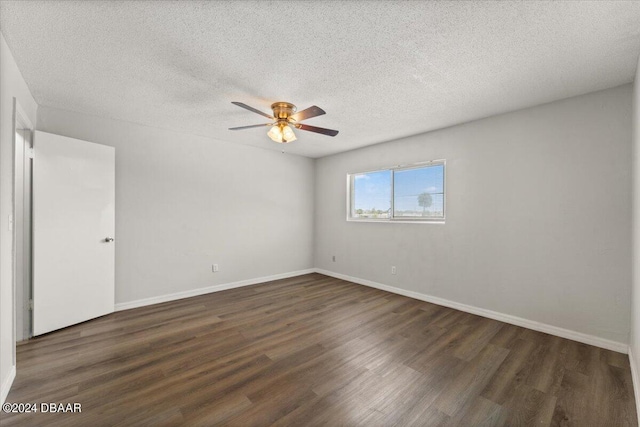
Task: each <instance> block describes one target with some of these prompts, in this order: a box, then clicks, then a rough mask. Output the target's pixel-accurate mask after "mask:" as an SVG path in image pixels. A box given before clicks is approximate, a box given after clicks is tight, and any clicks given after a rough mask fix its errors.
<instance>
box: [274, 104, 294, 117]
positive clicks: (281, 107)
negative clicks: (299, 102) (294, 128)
mask: <svg viewBox="0 0 640 427" xmlns="http://www.w3.org/2000/svg"><path fill="white" fill-rule="evenodd" d="M271 109H272V110H273V117H275V118H276V119H278V120H282V119H284V120H287V119H288V118H289V116H291V115H292V114H293V113H295V112H296V110H297V109H296V106H295V105H293V104H291V103H289V102H274V103H273V104H271Z"/></svg>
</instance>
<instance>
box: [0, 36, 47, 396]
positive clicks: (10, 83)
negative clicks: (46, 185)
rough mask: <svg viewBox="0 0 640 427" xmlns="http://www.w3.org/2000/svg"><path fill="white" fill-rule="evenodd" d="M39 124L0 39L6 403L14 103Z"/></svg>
mask: <svg viewBox="0 0 640 427" xmlns="http://www.w3.org/2000/svg"><path fill="white" fill-rule="evenodd" d="M14 98H15V99H16V100H17V102H18V104H19V105H20V107H21V108H22V110H23V111H24V113H25V114H26V115H27V118H28V119H29V120H30V121H31V122H32V123H33V124H35V123H36V112H37V109H38V105H37V104H36V102H35V101H34V99H33V97H32V96H31V93H30V92H29V88H28V87H27V85H26V83H25V81H24V79H23V78H22V74H21V73H20V70H19V69H18V66H17V65H16V62H15V60H14V59H13V55H12V54H11V51H10V50H9V47H8V46H7V43H6V42H5V40H4V36H2V35H0V387H1V390H0V400H2V401H3V402H4V399H5V397H6V393H8V391H9V387H10V386H11V381H12V376H13V374H14V372H15V364H14V360H13V352H14V347H15V343H14V342H13V341H14V338H13V328H14V323H13V322H14V305H13V297H12V295H13V283H12V272H11V265H12V248H13V236H12V233H11V232H10V231H9V229H8V226H7V219H8V216H9V215H10V214H11V213H12V210H13V202H12V200H13V136H14V135H13V100H14Z"/></svg>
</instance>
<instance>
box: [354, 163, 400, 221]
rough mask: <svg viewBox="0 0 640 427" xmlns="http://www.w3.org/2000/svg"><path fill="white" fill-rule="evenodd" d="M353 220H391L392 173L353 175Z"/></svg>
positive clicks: (388, 171)
mask: <svg viewBox="0 0 640 427" xmlns="http://www.w3.org/2000/svg"><path fill="white" fill-rule="evenodd" d="M351 178H352V180H353V181H352V185H353V189H352V194H351V197H352V202H351V203H352V204H351V217H352V218H389V217H390V214H389V213H390V211H391V171H390V170H385V171H377V172H368V173H359V174H355V175H352V177H351Z"/></svg>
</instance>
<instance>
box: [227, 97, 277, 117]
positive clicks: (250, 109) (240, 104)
mask: <svg viewBox="0 0 640 427" xmlns="http://www.w3.org/2000/svg"><path fill="white" fill-rule="evenodd" d="M231 103H232V104H235V105H237V106H238V107H242V108H245V109H247V110H249V111H253V112H254V113H257V114H260V115H261V116H265V117H268V118H270V119H272V120H273V119H275V117H273V116H272V115H269V114H267V113H263V112H262V111H260V110H256V109H255V108H253V107H249V106H248V105H247V104H243V103H242V102H235V101H233V102H231Z"/></svg>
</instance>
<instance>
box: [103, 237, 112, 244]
mask: <svg viewBox="0 0 640 427" xmlns="http://www.w3.org/2000/svg"><path fill="white" fill-rule="evenodd" d="M104 241H105V242H107V243H109V242H113V237H107V238H105V239H104Z"/></svg>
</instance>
